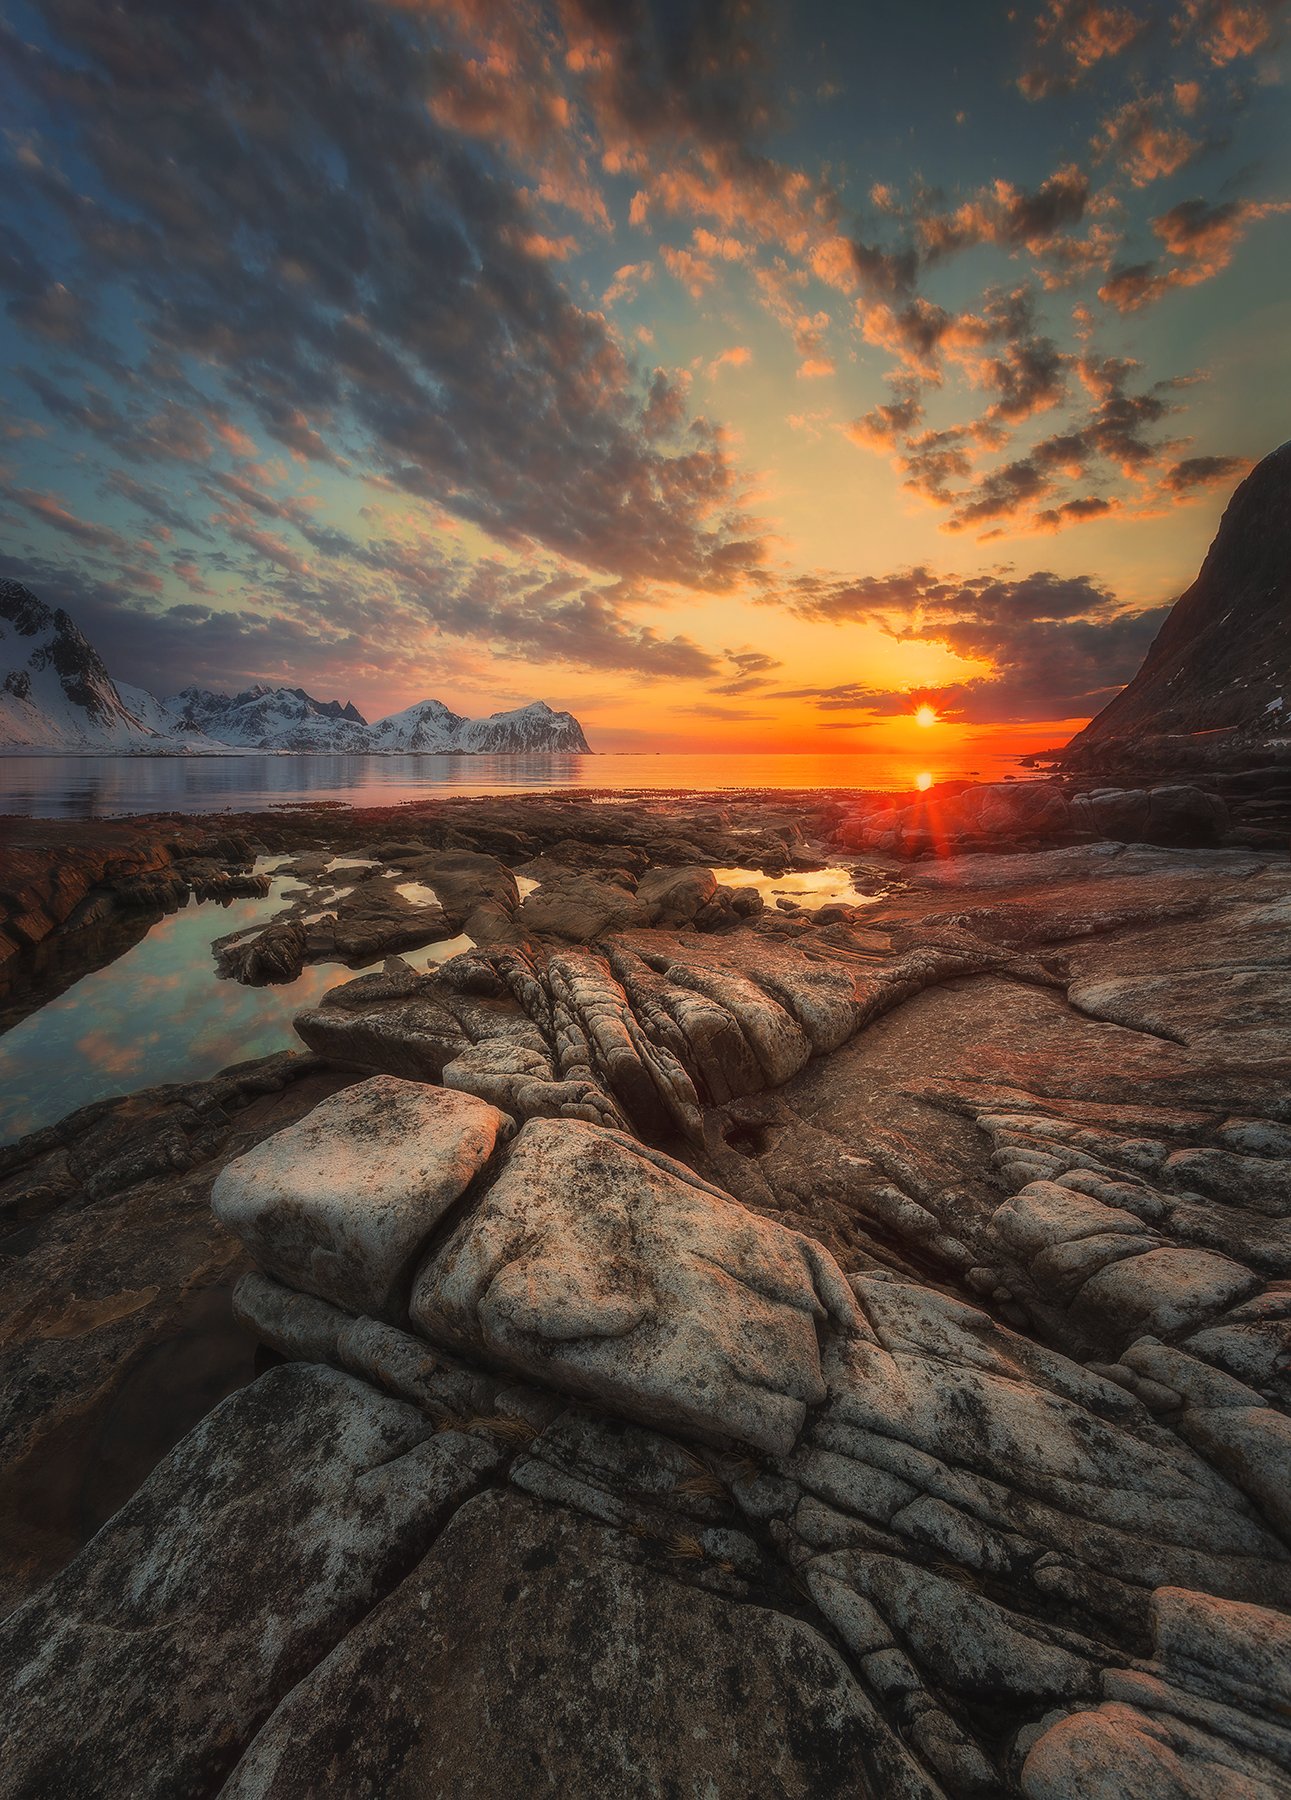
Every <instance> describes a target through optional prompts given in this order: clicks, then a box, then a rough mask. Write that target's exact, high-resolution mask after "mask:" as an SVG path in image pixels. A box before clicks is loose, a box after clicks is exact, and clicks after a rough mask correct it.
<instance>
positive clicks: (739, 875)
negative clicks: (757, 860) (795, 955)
mask: <svg viewBox="0 0 1291 1800" xmlns="http://www.w3.org/2000/svg"><path fill="white" fill-rule="evenodd" d="M713 873H714V875H716V877H717V879H718V881H719V882H720V883H721V884H722V886H723V887H732V888H736V887H752V888H756V889H757V890H758V892H759V894H761V896H762V898H763V900H764V901H765V902H766V904H767V905H768V906H774V905H775V903H776V901H777V900H796V901H797V903H798V905H799V906H801V907H803V908H805V909H806V910H808V911H813V912H814V911H815V909H816V908H817V907H818V906H832V905H841V906H875V905H877V903H878V902H879V901H880V900H881V899H882V898H883V896H882V895H881V894H866V893H863V892H862V891H861V889H860V888H858V887H857V886H856V883H855V880H854V879H853V876H852V871H851V870H850V869H848V868H845V867H843V866H841V865H834V866H832V867H830V868H827V869H810V870H807V871H796V872H795V873H793V874H791V875H764V874H763V873H762V870H761V869H714V870H713Z"/></svg>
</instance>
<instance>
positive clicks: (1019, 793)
mask: <svg viewBox="0 0 1291 1800" xmlns="http://www.w3.org/2000/svg"><path fill="white" fill-rule="evenodd" d="M1228 826H1229V815H1228V808H1227V807H1226V805H1225V804H1224V801H1223V798H1222V796H1220V795H1219V794H1216V793H1213V792H1209V791H1207V790H1205V789H1203V788H1199V787H1195V786H1192V785H1190V784H1188V783H1186V782H1174V783H1170V784H1161V785H1159V786H1156V787H1152V788H1146V789H1143V788H1131V789H1125V788H1094V789H1092V790H1090V791H1088V792H1085V791H1082V790H1078V789H1071V788H1066V787H1064V786H1062V785H1061V784H1060V783H1058V782H1054V781H1014V782H1000V783H999V784H998V785H996V786H987V787H964V788H962V789H959V790H958V791H956V790H955V789H954V788H951V789H949V790H945V789H935V790H931V791H930V792H929V793H927V794H925V795H921V796H919V797H918V798H917V799H915V800H914V802H913V803H910V802H909V801H908V799H907V797H906V796H903V795H884V794H875V795H871V796H869V797H868V799H867V800H866V801H865V802H864V804H863V805H862V806H861V807H858V808H857V809H856V811H855V812H853V813H851V814H850V815H849V816H848V817H846V818H844V819H843V820H842V821H841V823H840V824H839V826H838V829H837V831H836V832H835V841H836V842H837V843H840V844H842V845H843V846H844V847H845V848H847V849H849V850H867V851H879V852H882V853H886V854H890V855H894V856H902V857H919V856H956V855H960V854H962V853H963V852H964V851H966V850H984V849H991V850H1008V849H1030V848H1033V847H1034V846H1037V845H1040V844H1047V843H1069V842H1073V841H1079V840H1080V839H1087V838H1091V837H1092V838H1105V839H1110V840H1111V841H1113V842H1117V843H1127V844H1180V845H1193V844H1215V843H1218V842H1220V841H1221V840H1222V838H1223V836H1224V834H1225V832H1226V831H1227V830H1228Z"/></svg>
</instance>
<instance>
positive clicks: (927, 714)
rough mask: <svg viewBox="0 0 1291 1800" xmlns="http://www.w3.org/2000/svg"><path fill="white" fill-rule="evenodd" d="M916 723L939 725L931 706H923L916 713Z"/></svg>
mask: <svg viewBox="0 0 1291 1800" xmlns="http://www.w3.org/2000/svg"><path fill="white" fill-rule="evenodd" d="M914 722H915V724H916V725H925V726H926V725H935V724H936V723H937V715H936V713H935V712H934V711H933V709H932V707H931V706H921V707H920V708H919V710H918V712H916V713H915V716H914Z"/></svg>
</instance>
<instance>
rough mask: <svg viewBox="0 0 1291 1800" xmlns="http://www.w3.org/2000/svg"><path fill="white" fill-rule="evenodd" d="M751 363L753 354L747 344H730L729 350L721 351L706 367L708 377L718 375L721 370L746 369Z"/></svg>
mask: <svg viewBox="0 0 1291 1800" xmlns="http://www.w3.org/2000/svg"><path fill="white" fill-rule="evenodd" d="M752 361H753V352H752V350H750V348H749V346H748V345H747V344H732V345H731V347H730V349H729V350H721V351H719V352H718V354H717V355H716V356H715V357H714V358H713V360H712V362H710V363H709V365H708V373H709V374H710V375H717V374H720V373H721V371H722V370H723V369H742V368H746V367H747V365H748V364H749V363H751V362H752Z"/></svg>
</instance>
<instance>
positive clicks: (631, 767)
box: [0, 750, 1024, 819]
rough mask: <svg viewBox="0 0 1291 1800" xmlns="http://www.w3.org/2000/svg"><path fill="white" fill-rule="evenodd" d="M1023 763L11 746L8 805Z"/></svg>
mask: <svg viewBox="0 0 1291 1800" xmlns="http://www.w3.org/2000/svg"><path fill="white" fill-rule="evenodd" d="M925 772H926V773H928V774H930V775H931V776H932V778H933V780H934V781H946V780H950V779H952V778H955V777H962V776H978V777H980V778H981V779H983V780H999V779H1000V778H1002V777H1003V776H1005V775H1016V774H1021V773H1024V771H1022V770H1020V769H1019V766H1018V761H1017V758H1016V757H1015V756H1000V755H995V754H991V753H987V752H985V751H972V752H968V753H965V752H964V751H962V750H961V751H959V752H956V753H953V754H951V755H949V756H942V757H938V756H937V755H935V754H934V753H933V752H931V751H929V752H928V753H927V754H926V755H925V757H924V759H923V761H922V762H920V761H918V760H916V759H915V758H914V757H904V758H901V757H893V756H889V755H883V754H879V753H874V752H864V751H858V752H855V753H853V754H850V755H848V754H835V755H829V756H805V755H804V756H778V755H761V756H734V755H704V756H695V755H660V756H261V755H256V754H252V755H247V756H209V757H208V756H202V757H198V756H194V757H182V756H3V755H0V813H24V814H28V815H30V816H33V817H36V818H49V819H88V818H104V817H110V816H112V815H113V814H117V813H141V812H184V813H209V812H220V811H223V810H226V809H227V810H229V811H233V812H254V811H258V810H260V809H262V808H265V807H270V806H286V805H291V804H292V803H293V802H300V801H308V800H314V801H318V800H340V801H346V802H348V803H349V804H351V805H355V806H393V805H397V804H398V803H399V802H400V801H403V800H420V799H425V798H426V797H427V796H428V795H431V794H435V793H444V794H517V793H525V792H527V791H530V790H533V789H542V788H600V789H606V790H610V791H613V792H619V793H627V792H633V791H647V792H658V791H665V792H687V791H691V792H695V791H698V792H702V793H706V792H711V791H713V790H716V789H734V788H872V789H887V790H893V791H895V790H902V789H906V788H912V787H913V786H914V785H915V780H916V777H917V776H919V775H920V774H922V773H925Z"/></svg>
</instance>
